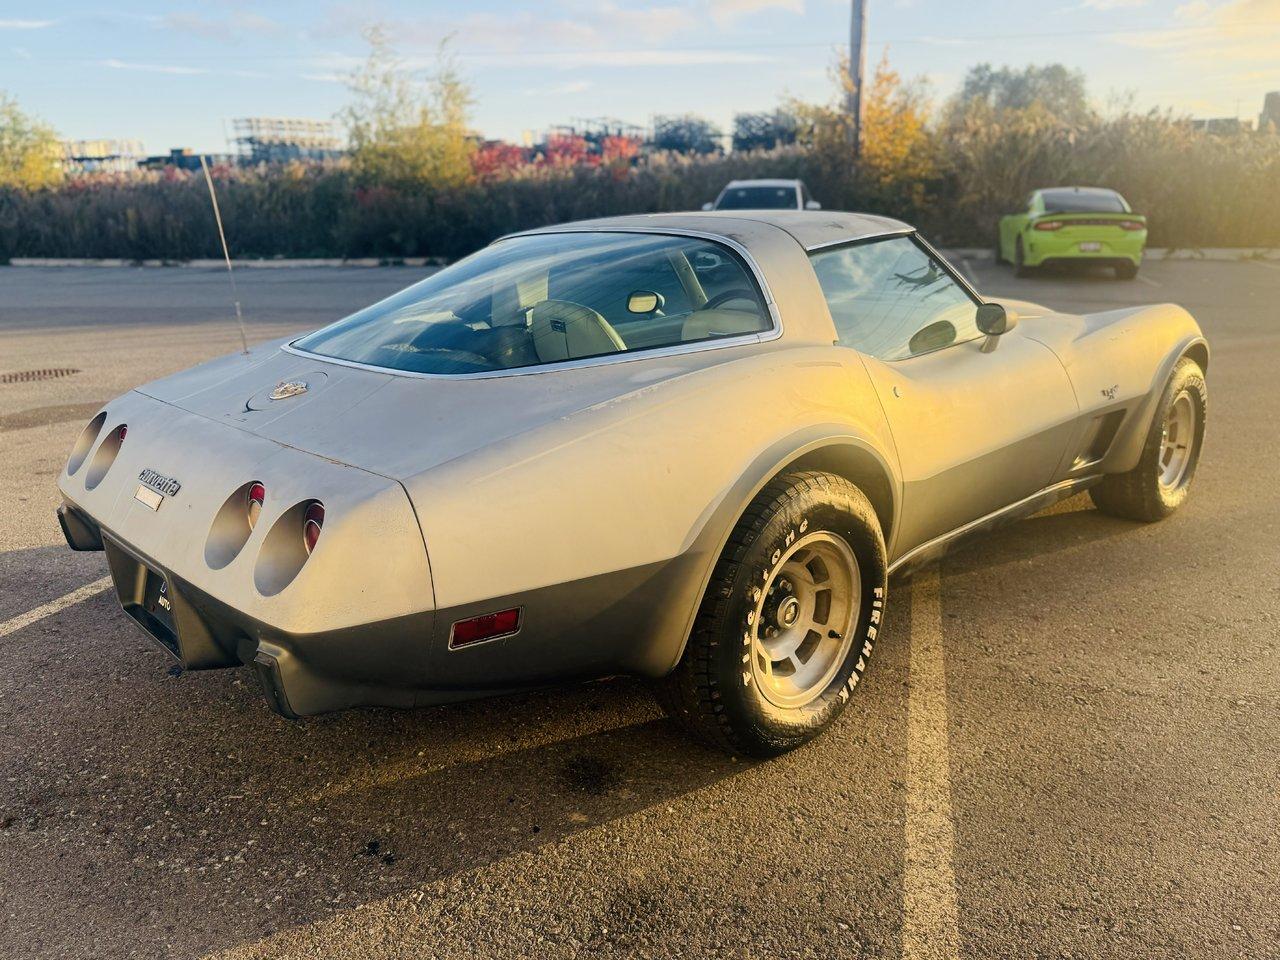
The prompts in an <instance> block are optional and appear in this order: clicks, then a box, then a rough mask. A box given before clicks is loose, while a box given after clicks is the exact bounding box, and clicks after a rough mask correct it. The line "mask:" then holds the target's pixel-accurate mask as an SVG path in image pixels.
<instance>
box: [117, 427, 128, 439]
mask: <svg viewBox="0 0 1280 960" xmlns="http://www.w3.org/2000/svg"><path fill="white" fill-rule="evenodd" d="M128 432H129V428H128V427H126V426H121V427H120V429H119V430H117V431H116V439H117V440H120V441H123V440H124V436H125V434H126V433H128Z"/></svg>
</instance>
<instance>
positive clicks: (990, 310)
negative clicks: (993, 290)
mask: <svg viewBox="0 0 1280 960" xmlns="http://www.w3.org/2000/svg"><path fill="white" fill-rule="evenodd" d="M975 321H976V323H977V326H978V330H979V332H981V333H985V334H986V335H987V342H986V343H984V344H983V345H982V350H983V352H984V353H990V352H991V351H992V350H994V349H995V348H996V338H997V337H1000V336H1003V335H1004V334H1006V333H1008V332H1009V331H1010V330H1012V329H1013V328H1014V327H1016V326H1017V325H1018V315H1017V314H1016V313H1015V312H1014V311H1012V310H1008V309H1006V308H1005V306H1004V305H1003V304H1000V303H983V304H979V305H978V315H977V317H976V318H975Z"/></svg>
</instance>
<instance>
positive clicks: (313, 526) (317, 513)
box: [302, 501, 324, 555]
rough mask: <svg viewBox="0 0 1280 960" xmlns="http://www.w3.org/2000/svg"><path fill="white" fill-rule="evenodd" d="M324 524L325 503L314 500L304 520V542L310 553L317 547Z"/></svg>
mask: <svg viewBox="0 0 1280 960" xmlns="http://www.w3.org/2000/svg"><path fill="white" fill-rule="evenodd" d="M323 526H324V504H322V503H319V502H317V501H312V503H311V504H310V505H309V506H308V507H307V512H306V514H305V515H304V519H303V521H302V542H303V544H304V545H305V546H306V548H307V553H308V555H309V554H310V553H311V551H312V550H314V549H315V548H316V542H317V541H318V540H319V539H320V528H321V527H323Z"/></svg>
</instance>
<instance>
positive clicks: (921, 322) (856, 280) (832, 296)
mask: <svg viewBox="0 0 1280 960" xmlns="http://www.w3.org/2000/svg"><path fill="white" fill-rule="evenodd" d="M810 261H811V262H812V263H813V269H814V272H815V273H817V275H818V282H819V284H821V286H822V292H823V294H824V295H825V296H826V298H827V306H828V307H829V308H830V310H831V318H832V319H833V320H834V321H835V325H836V333H837V336H838V338H839V343H840V344H841V345H842V346H846V347H853V348H854V349H855V350H858V351H860V352H862V353H866V354H869V355H870V356H873V357H877V358H879V359H881V360H902V359H905V358H907V357H913V356H918V355H919V354H922V353H929V352H931V351H933V350H939V349H941V348H943V347H949V346H951V345H952V344H956V343H963V342H965V341H967V340H973V339H976V338H977V337H979V336H981V333H980V332H979V330H978V327H977V303H976V302H975V301H974V299H973V298H972V297H971V296H970V295H969V293H968V292H967V291H966V290H965V289H964V288H963V287H961V286H960V285H959V284H958V283H956V282H955V280H953V279H952V278H951V275H950V274H949V273H947V271H946V270H945V269H944V268H943V267H942V265H941V264H940V263H938V261H937V260H935V259H934V258H933V257H932V256H931V255H930V254H929V253H927V252H926V251H925V249H924V248H923V247H921V246H920V245H919V244H917V243H916V242H915V241H914V240H912V239H911V238H910V237H891V238H889V239H886V240H876V241H872V242H870V243H859V244H854V245H851V246H848V247H840V248H839V249H835V250H824V251H819V252H818V253H815V254H813V255H812V256H811V257H810Z"/></svg>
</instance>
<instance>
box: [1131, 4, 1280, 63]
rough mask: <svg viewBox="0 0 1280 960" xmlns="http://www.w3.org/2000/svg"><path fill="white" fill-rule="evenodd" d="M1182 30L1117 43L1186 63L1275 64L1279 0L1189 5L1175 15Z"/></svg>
mask: <svg viewBox="0 0 1280 960" xmlns="http://www.w3.org/2000/svg"><path fill="white" fill-rule="evenodd" d="M1174 18H1175V19H1176V20H1177V21H1178V23H1179V24H1181V26H1178V27H1171V28H1168V29H1164V30H1148V31H1145V32H1143V33H1136V34H1127V35H1121V36H1119V37H1117V39H1118V41H1119V42H1120V43H1122V44H1124V45H1126V46H1131V47H1141V48H1143V49H1147V50H1163V51H1166V52H1168V53H1169V55H1171V56H1176V57H1178V58H1179V59H1183V60H1195V61H1197V62H1212V63H1214V64H1221V63H1232V64H1235V65H1237V66H1243V65H1244V64H1255V63H1259V62H1266V63H1274V62H1275V60H1276V55H1277V52H1278V51H1280V0H1226V2H1209V0H1190V2H1188V3H1184V4H1182V5H1181V6H1180V7H1178V8H1177V9H1176V10H1174Z"/></svg>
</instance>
